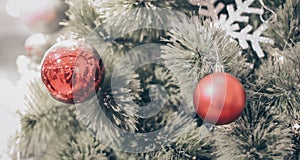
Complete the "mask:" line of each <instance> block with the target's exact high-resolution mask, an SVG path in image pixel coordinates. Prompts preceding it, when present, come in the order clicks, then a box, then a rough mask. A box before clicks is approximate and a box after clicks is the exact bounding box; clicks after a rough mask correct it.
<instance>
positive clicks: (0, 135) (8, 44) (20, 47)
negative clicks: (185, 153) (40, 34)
mask: <svg viewBox="0 0 300 160" xmlns="http://www.w3.org/2000/svg"><path fill="white" fill-rule="evenodd" d="M16 2H17V0H0V20H1V25H0V98H1V99H0V155H3V157H2V158H1V159H8V157H7V156H5V154H4V152H6V151H7V147H6V146H7V143H8V142H9V139H10V137H11V136H12V135H13V134H14V133H15V132H16V131H17V130H18V128H19V120H18V117H17V115H16V110H18V109H20V110H22V106H23V105H22V91H21V90H20V89H19V88H20V87H18V85H17V84H18V81H19V80H20V78H21V74H20V73H19V72H18V68H17V64H16V60H17V58H18V56H21V55H25V49H24V42H25V40H26V38H27V37H28V36H29V35H30V34H31V33H30V32H29V31H28V30H27V29H25V27H24V25H22V24H21V22H20V20H19V18H18V6H19V5H18V4H17V3H16Z"/></svg>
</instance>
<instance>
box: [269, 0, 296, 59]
mask: <svg viewBox="0 0 300 160" xmlns="http://www.w3.org/2000/svg"><path fill="white" fill-rule="evenodd" d="M275 12H276V13H277V17H278V19H277V21H276V22H274V24H272V27H270V28H269V29H268V30H267V32H266V35H267V36H270V37H273V39H274V40H275V44H274V46H275V47H276V48H279V49H280V50H284V49H285V48H287V47H290V46H293V45H294V44H293V43H295V42H299V41H300V28H299V25H300V1H299V0H286V2H285V3H284V4H283V5H282V6H280V7H279V8H276V9H275ZM268 51H269V52H270V53H271V54H272V52H273V51H272V50H271V49H268Z"/></svg>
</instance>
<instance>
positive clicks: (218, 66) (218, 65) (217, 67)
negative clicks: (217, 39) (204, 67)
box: [214, 44, 224, 72]
mask: <svg viewBox="0 0 300 160" xmlns="http://www.w3.org/2000/svg"><path fill="white" fill-rule="evenodd" d="M214 49H215V54H216V58H217V60H216V65H215V68H214V72H224V66H223V65H222V64H221V62H220V57H219V54H218V50H217V47H216V44H214Z"/></svg>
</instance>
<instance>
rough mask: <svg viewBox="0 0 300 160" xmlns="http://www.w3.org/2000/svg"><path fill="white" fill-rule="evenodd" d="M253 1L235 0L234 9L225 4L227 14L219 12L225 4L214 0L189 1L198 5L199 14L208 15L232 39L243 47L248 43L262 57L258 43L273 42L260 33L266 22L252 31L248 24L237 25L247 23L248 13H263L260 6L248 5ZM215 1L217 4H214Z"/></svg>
mask: <svg viewBox="0 0 300 160" xmlns="http://www.w3.org/2000/svg"><path fill="white" fill-rule="evenodd" d="M254 1H255V0H245V1H244V2H243V1H242V0H235V4H236V9H235V8H234V5H233V4H230V5H227V6H226V10H227V13H228V15H226V14H220V13H221V11H222V9H223V7H224V6H225V5H224V4H223V3H222V2H217V1H216V0H190V3H191V4H193V5H198V6H199V15H203V16H206V17H210V18H211V19H212V20H213V22H214V26H216V27H218V28H221V29H223V30H224V31H226V33H227V34H228V35H230V36H231V37H232V38H233V39H236V40H238V41H239V44H240V46H241V47H242V48H243V49H247V48H249V47H250V46H249V43H250V44H251V46H252V48H253V50H254V51H255V52H256V54H257V56H258V57H259V58H262V57H264V56H265V54H264V52H263V50H262V48H261V46H260V43H269V44H273V43H274V40H272V39H270V38H268V37H264V36H262V33H263V32H264V31H265V30H266V29H267V28H268V24H267V23H266V22H264V23H262V24H261V25H260V26H259V27H258V28H257V29H256V30H254V31H253V26H251V25H250V24H248V25H246V26H245V27H244V28H241V27H240V25H239V23H241V22H243V23H249V15H251V14H256V15H262V14H263V13H264V10H263V9H262V8H254V7H250V6H251V5H252V4H253V2H254ZM216 3H218V4H217V5H215V4H216ZM203 7H204V8H206V9H204V8H203ZM245 14H246V15H245Z"/></svg>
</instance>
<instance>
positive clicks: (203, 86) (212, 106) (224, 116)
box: [194, 72, 246, 125]
mask: <svg viewBox="0 0 300 160" xmlns="http://www.w3.org/2000/svg"><path fill="white" fill-rule="evenodd" d="M245 103H246V93H245V90H244V88H243V86H242V84H241V82H240V81H239V80H237V79H236V78H235V77H233V76H232V75H230V74H227V73H223V72H217V73H213V74H210V75H208V76H206V77H204V78H203V79H201V81H200V82H199V83H198V85H197V87H196V89H195V91H194V107H195V109H196V111H197V113H198V115H199V116H200V117H201V118H202V119H203V120H204V121H205V122H208V123H212V124H216V125H222V124H228V123H231V122H233V121H235V120H236V119H237V118H238V117H239V116H240V115H241V113H242V112H243V109H244V106H245Z"/></svg>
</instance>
